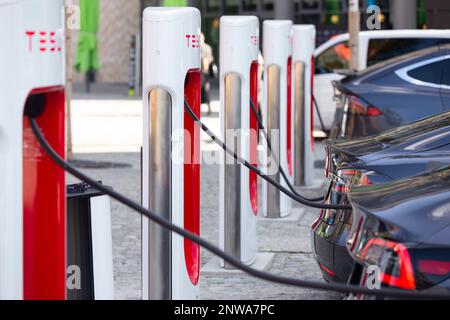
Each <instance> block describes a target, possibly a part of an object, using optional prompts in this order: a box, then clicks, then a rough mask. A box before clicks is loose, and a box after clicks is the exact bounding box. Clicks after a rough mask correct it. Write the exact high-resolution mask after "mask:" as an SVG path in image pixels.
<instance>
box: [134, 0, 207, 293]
mask: <svg viewBox="0 0 450 320" xmlns="http://www.w3.org/2000/svg"><path fill="white" fill-rule="evenodd" d="M143 28H144V30H143V33H144V36H143V50H144V51H143V77H144V79H143V97H144V99H143V100H144V113H143V114H144V137H143V141H144V143H143V167H142V168H143V169H142V174H143V175H142V183H143V186H142V190H143V195H142V199H143V205H144V206H145V207H147V208H149V209H150V210H151V211H153V212H155V213H157V214H160V215H162V216H164V217H165V218H166V219H168V220H170V221H172V222H173V223H175V224H177V225H179V226H181V227H183V228H185V229H188V230H190V231H192V232H194V233H196V234H199V233H200V132H199V128H198V126H197V125H196V124H195V123H194V122H193V121H192V119H191V118H190V116H189V115H188V114H187V113H186V112H185V109H184V100H185V99H186V101H187V102H188V104H189V105H190V107H191V108H192V110H193V111H194V112H195V113H196V114H197V116H198V117H200V91H201V84H200V35H201V31H200V12H199V11H198V10H197V9H195V8H190V7H185V8H168V7H150V8H147V9H145V11H144V14H143ZM183 130H184V135H183V134H181V139H180V136H179V133H180V131H181V133H183ZM173 134H174V135H173ZM175 136H176V137H175ZM172 138H174V139H172ZM180 154H181V157H180ZM172 155H173V157H172ZM142 250H143V254H142V259H143V261H142V264H143V265H142V267H143V268H142V272H143V274H142V280H143V297H144V299H151V300H153V299H177V300H178V299H195V298H197V296H198V282H199V277H200V248H199V246H198V245H196V244H194V243H192V242H191V241H188V240H185V239H183V238H182V237H180V236H178V235H175V234H171V233H170V232H169V231H167V230H165V229H163V228H161V227H159V226H157V225H156V224H155V223H153V222H151V221H149V220H148V219H147V218H143V223H142Z"/></svg>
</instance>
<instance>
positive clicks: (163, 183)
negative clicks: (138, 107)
mask: <svg viewBox="0 0 450 320" xmlns="http://www.w3.org/2000/svg"><path fill="white" fill-rule="evenodd" d="M149 107H150V110H149V114H150V131H149V133H148V134H149V142H150V143H149V155H148V156H149V171H148V172H149V173H148V175H149V177H148V181H149V189H148V199H149V210H151V211H152V212H155V213H157V214H159V215H161V216H163V217H164V218H165V219H167V220H169V221H171V220H172V217H171V214H170V213H171V207H172V206H171V198H172V195H171V164H172V160H171V149H172V145H171V137H172V101H171V97H170V94H169V93H168V92H167V91H165V90H163V89H153V90H151V91H150V94H149ZM148 248H149V254H148V266H149V276H148V281H149V283H148V288H149V292H148V296H149V299H150V300H169V299H171V298H172V292H171V289H172V275H171V270H172V268H171V264H172V261H171V260H172V259H171V252H172V250H171V235H170V232H169V231H168V230H166V229H164V228H162V227H160V226H158V225H157V224H155V223H154V222H151V221H150V222H149V236H148Z"/></svg>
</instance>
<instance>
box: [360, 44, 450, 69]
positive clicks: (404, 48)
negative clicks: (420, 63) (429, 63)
mask: <svg viewBox="0 0 450 320" xmlns="http://www.w3.org/2000/svg"><path fill="white" fill-rule="evenodd" d="M445 43H450V39H442V38H403V39H401V38H396V39H372V40H370V41H369V49H368V52H367V66H371V65H374V64H376V63H378V62H381V61H385V60H388V59H391V58H394V57H397V56H399V55H402V54H407V53H410V52H414V51H418V50H422V49H426V48H429V47H433V46H438V45H441V44H445Z"/></svg>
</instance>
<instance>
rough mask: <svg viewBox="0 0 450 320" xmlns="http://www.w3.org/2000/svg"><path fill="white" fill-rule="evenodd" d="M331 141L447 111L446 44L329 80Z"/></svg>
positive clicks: (449, 55)
mask: <svg viewBox="0 0 450 320" xmlns="http://www.w3.org/2000/svg"><path fill="white" fill-rule="evenodd" d="M334 86H335V90H336V92H335V99H336V106H337V108H336V113H335V119H334V121H333V125H332V129H331V132H330V139H335V140H346V139H354V138H359V137H367V136H370V135H374V134H377V133H381V132H383V131H386V130H389V129H392V128H397V127H400V126H402V125H405V124H408V123H411V122H414V121H416V120H419V119H422V118H425V117H428V116H431V115H434V114H439V113H442V112H445V111H447V110H450V44H447V45H442V46H439V47H433V48H428V49H424V50H422V51H416V52H413V53H410V54H407V55H404V56H400V57H397V58H394V59H391V60H388V61H385V62H381V63H379V64H376V65H374V66H372V67H369V68H367V69H365V70H363V71H360V72H358V73H357V74H356V75H352V76H349V77H347V78H345V79H343V80H341V81H337V82H335V83H334Z"/></svg>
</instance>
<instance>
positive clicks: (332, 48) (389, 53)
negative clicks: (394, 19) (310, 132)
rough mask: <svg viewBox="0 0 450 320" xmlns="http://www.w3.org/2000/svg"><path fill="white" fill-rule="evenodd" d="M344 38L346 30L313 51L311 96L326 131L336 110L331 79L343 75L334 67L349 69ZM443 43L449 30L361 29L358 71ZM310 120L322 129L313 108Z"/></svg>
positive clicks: (346, 35)
mask: <svg viewBox="0 0 450 320" xmlns="http://www.w3.org/2000/svg"><path fill="white" fill-rule="evenodd" d="M348 39H349V35H348V33H346V34H341V35H338V36H335V37H333V38H331V39H330V40H329V41H327V42H325V43H324V44H322V45H321V46H319V47H318V48H317V49H316V52H315V58H316V62H315V79H314V96H315V98H316V101H317V104H318V108H319V110H320V114H321V116H322V119H323V122H324V125H325V129H326V130H330V129H331V124H332V122H333V118H334V112H335V110H336V104H335V102H334V101H333V93H334V91H333V86H332V81H337V80H341V79H342V78H343V76H342V75H340V74H338V73H336V72H335V71H334V70H336V69H348V68H349V59H350V49H349V47H348ZM445 43H450V30H377V31H362V32H360V34H359V68H358V70H363V69H365V68H367V67H369V66H372V65H374V64H376V63H379V62H382V61H386V60H389V59H391V58H394V57H397V56H399V55H403V54H406V53H410V52H413V51H418V50H421V49H425V48H429V47H437V46H439V45H442V44H445ZM314 123H315V125H314V127H315V129H317V130H322V127H321V125H320V122H319V121H318V114H317V111H316V113H315V121H314Z"/></svg>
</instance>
